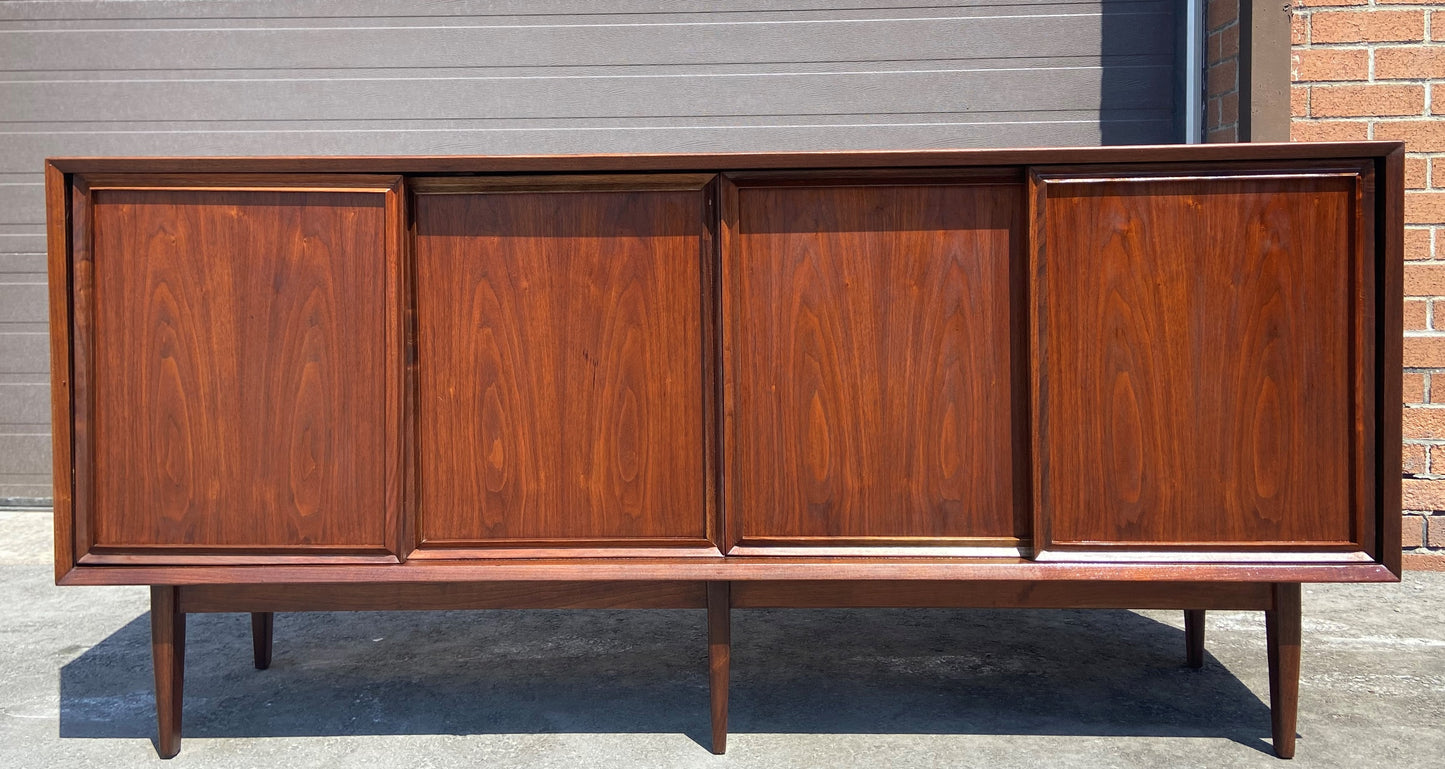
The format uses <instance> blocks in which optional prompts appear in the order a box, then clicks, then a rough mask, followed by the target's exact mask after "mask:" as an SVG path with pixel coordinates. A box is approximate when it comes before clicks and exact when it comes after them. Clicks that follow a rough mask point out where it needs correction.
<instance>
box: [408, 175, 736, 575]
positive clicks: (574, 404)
mask: <svg viewBox="0 0 1445 769" xmlns="http://www.w3.org/2000/svg"><path fill="white" fill-rule="evenodd" d="M623 184H625V182H624V183H619V185H618V186H619V187H622V186H623ZM694 186H696V185H694ZM415 210H416V240H415V252H414V258H415V263H416V278H417V283H416V292H417V345H418V347H417V350H418V357H417V367H418V375H419V380H418V385H419V388H420V390H419V392H420V398H419V403H420V411H419V414H418V420H419V422H418V428H419V432H418V450H419V466H418V469H419V474H420V475H419V483H420V508H421V509H420V512H419V521H420V528H419V533H420V536H421V539H422V542H423V546H428V545H429V546H433V547H439V546H440V547H445V546H449V545H450V546H453V547H464V546H478V547H488V546H501V547H508V546H517V547H520V546H527V545H538V544H548V543H550V544H551V545H554V546H558V547H564V548H565V547H568V546H578V547H580V546H583V545H584V544H596V545H608V544H611V545H618V544H624V543H628V542H631V543H634V544H639V545H641V544H666V542H665V540H686V541H688V542H689V543H690V544H694V545H697V544H705V543H706V540H707V537H708V526H707V521H706V515H705V512H704V478H703V452H704V451H705V450H706V447H705V446H704V442H703V420H704V419H705V418H706V415H705V413H704V405H703V404H704V392H703V377H702V369H703V358H702V354H703V348H702V330H701V324H702V317H703V301H702V300H703V288H702V278H703V274H702V264H703V259H704V258H711V256H710V254H704V253H703V252H702V248H701V244H703V243H704V242H711V241H710V239H708V238H709V236H708V234H707V227H706V222H705V218H704V217H705V215H706V212H707V197H706V192H705V191H704V190H701V189H681V190H678V189H674V190H649V191H640V190H627V189H622V188H620V189H617V190H613V191H603V190H594V191H556V192H550V191H546V192H543V191H531V192H528V191H520V192H472V193H459V194H419V195H417V197H416V204H415ZM644 541H645V542H644Z"/></svg>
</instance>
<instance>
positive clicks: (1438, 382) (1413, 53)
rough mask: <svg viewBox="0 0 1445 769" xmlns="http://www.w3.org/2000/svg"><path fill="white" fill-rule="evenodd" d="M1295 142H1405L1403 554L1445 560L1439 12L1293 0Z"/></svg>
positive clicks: (1389, 4) (1444, 76)
mask: <svg viewBox="0 0 1445 769" xmlns="http://www.w3.org/2000/svg"><path fill="white" fill-rule="evenodd" d="M1292 38H1293V42H1292V47H1293V50H1292V62H1291V77H1292V79H1293V84H1292V86H1291V94H1290V97H1291V98H1290V110H1291V114H1292V121H1291V131H1290V133H1291V137H1292V138H1293V139H1294V140H1295V141H1327V140H1350V139H1396V140H1403V141H1404V142H1405V150H1406V156H1405V157H1406V160H1405V176H1406V179H1405V186H1406V187H1407V188H1408V189H1407V191H1406V192H1405V259H1407V260H1408V262H1407V264H1406V266H1405V371H1404V377H1405V389H1404V404H1403V405H1404V409H1405V415H1404V417H1405V418H1404V425H1405V445H1404V447H1403V451H1404V462H1405V481H1404V489H1405V510H1406V511H1407V512H1406V513H1405V520H1404V532H1405V551H1406V552H1407V553H1416V554H1420V555H1425V556H1426V558H1416V559H1413V560H1414V561H1416V562H1417V564H1419V565H1424V562H1425V561H1426V560H1427V559H1428V560H1430V561H1434V562H1436V563H1440V562H1445V119H1441V117H1440V116H1442V115H1445V3H1438V2H1419V1H1418V0H1294V18H1293V35H1292Z"/></svg>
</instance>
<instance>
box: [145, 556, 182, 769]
mask: <svg viewBox="0 0 1445 769" xmlns="http://www.w3.org/2000/svg"><path fill="white" fill-rule="evenodd" d="M151 662H152V664H153V665H154V666H155V674H156V727H157V731H156V752H157V753H159V754H160V757H161V758H172V757H174V756H175V755H176V754H177V753H179V752H180V751H181V693H182V691H183V690H184V688H185V686H184V682H185V668H186V615H184V614H182V613H181V610H180V588H177V587H173V586H169V585H153V586H151Z"/></svg>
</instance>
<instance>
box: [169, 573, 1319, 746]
mask: <svg viewBox="0 0 1445 769" xmlns="http://www.w3.org/2000/svg"><path fill="white" fill-rule="evenodd" d="M625 608H634V609H642V608H645V609H688V608H699V609H701V608H705V609H707V637H708V681H709V685H710V691H711V702H710V705H711V707H710V710H711V714H712V750H713V752H714V753H719V754H721V753H723V752H724V751H725V750H726V747H727V709H728V674H729V666H730V656H731V632H730V627H731V621H730V613H731V610H732V609H733V608H744V609H746V608H991V609H992V608H1031V609H1039V608H1053V609H1183V610H1184V620H1185V633H1184V635H1185V662H1186V664H1187V665H1188V666H1189V667H1193V668H1199V667H1201V666H1202V665H1203V662H1204V617H1205V612H1206V611H1207V610H1209V609H1228V610H1254V611H1263V612H1264V613H1265V626H1266V631H1267V646H1268V655H1269V700H1270V714H1271V719H1270V721H1271V724H1270V726H1271V732H1272V734H1273V745H1274V752H1275V754H1276V755H1277V756H1279V757H1280V758H1293V757H1294V750H1295V722H1296V715H1297V712H1298V706H1299V664H1300V585H1299V584H1298V583H1293V582H1281V583H1193V582H1175V583H1158V582H1150V583H1137V582H1093V583H1071V582H927V581H883V582H846V581H779V582H766V581H760V582H753V581H749V582H557V583H538V582H494V583H486V582H477V583H421V584H411V583H390V584H349V585H305V584H300V585H278V584H266V585H183V586H174V585H155V586H152V587H151V653H152V658H153V661H154V664H155V683H156V725H157V728H158V733H157V739H156V750H157V752H158V753H159V754H160V756H161V757H162V758H171V757H173V756H175V755H176V754H177V753H178V752H179V751H180V748H181V700H182V690H183V688H184V673H185V640H186V614H188V613H202V612H249V613H251V632H252V647H253V650H254V655H255V665H256V668H257V669H265V668H266V667H268V666H269V665H270V663H271V636H272V630H273V627H274V612H287V611H352V610H355V611H384V610H438V611H440V610H453V609H625Z"/></svg>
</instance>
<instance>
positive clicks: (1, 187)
mask: <svg viewBox="0 0 1445 769" xmlns="http://www.w3.org/2000/svg"><path fill="white" fill-rule="evenodd" d="M35 177H36V179H39V180H40V181H37V182H33V183H28V184H27V183H6V184H0V226H4V225H7V224H44V223H45V182H44V176H43V175H41V174H35ZM3 271H4V268H3V267H0V272H3Z"/></svg>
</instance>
